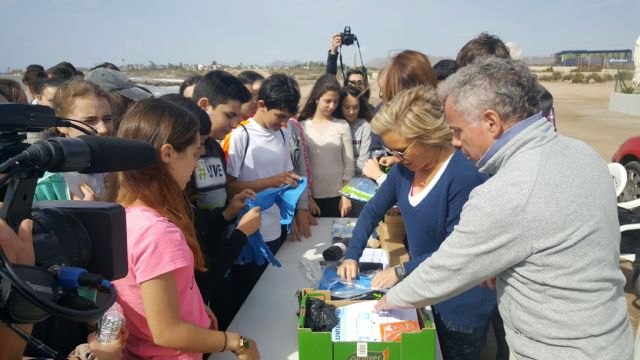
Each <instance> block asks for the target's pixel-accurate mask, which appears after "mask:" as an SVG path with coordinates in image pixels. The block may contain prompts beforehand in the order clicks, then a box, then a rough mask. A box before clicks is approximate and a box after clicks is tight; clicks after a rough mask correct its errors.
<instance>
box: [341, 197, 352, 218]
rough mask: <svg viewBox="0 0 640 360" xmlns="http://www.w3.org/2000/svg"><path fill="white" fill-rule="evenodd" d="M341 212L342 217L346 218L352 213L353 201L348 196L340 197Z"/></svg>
mask: <svg viewBox="0 0 640 360" xmlns="http://www.w3.org/2000/svg"><path fill="white" fill-rule="evenodd" d="M338 208H339V210H340V217H345V216H347V214H349V211H351V200H350V199H349V198H348V197H346V196H341V197H340V204H339V205H338Z"/></svg>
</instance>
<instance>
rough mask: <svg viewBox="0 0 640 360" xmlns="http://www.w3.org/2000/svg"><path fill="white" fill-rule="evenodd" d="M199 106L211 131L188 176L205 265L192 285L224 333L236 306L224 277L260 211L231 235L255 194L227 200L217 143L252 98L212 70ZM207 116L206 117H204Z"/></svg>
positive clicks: (200, 90) (198, 93)
mask: <svg viewBox="0 0 640 360" xmlns="http://www.w3.org/2000/svg"><path fill="white" fill-rule="evenodd" d="M193 95H194V96H193V99H192V100H194V101H197V102H198V104H199V105H200V107H199V110H200V114H201V115H200V116H204V117H205V118H206V120H207V121H208V122H209V128H210V130H209V132H208V133H207V135H206V139H205V140H204V141H203V146H204V154H203V155H202V157H201V158H200V160H199V161H198V168H197V169H196V170H195V171H194V173H193V176H192V181H191V184H192V187H193V190H194V200H195V205H196V207H195V208H196V211H195V214H196V217H195V224H196V231H197V235H198V241H199V242H200V247H201V248H202V250H203V253H204V256H205V261H206V265H207V269H208V270H207V271H206V272H197V273H196V281H197V283H198V286H199V287H200V291H201V293H202V296H203V299H204V301H205V303H207V304H209V306H211V308H212V309H213V311H214V313H215V314H216V316H217V317H218V324H219V325H218V326H219V327H220V328H221V329H226V328H227V326H229V323H230V322H231V320H233V317H234V316H235V314H236V312H237V309H238V308H239V306H235V305H234V304H232V303H231V301H230V298H229V296H225V295H224V294H229V293H231V292H233V287H234V286H240V285H238V284H232V283H231V281H230V280H229V279H228V278H225V276H226V275H227V273H228V272H229V270H230V268H231V266H232V264H233V262H234V261H235V260H236V259H237V258H238V255H239V254H240V251H241V250H242V248H243V247H244V245H245V244H246V243H247V237H248V236H249V235H251V234H253V233H254V232H255V231H257V230H258V228H259V227H260V224H261V216H260V212H259V211H258V210H257V209H256V210H252V211H250V212H248V213H247V214H246V215H244V216H243V217H242V218H241V219H240V222H239V224H238V226H237V227H236V229H235V230H233V231H232V232H231V234H230V235H229V231H228V230H229V227H230V226H231V225H232V224H234V223H235V222H236V218H237V216H238V214H239V213H240V210H242V208H244V206H245V202H246V200H247V199H248V198H253V197H254V196H255V193H254V192H253V191H252V190H250V189H242V190H241V191H240V192H239V193H238V194H235V195H233V196H229V194H228V192H227V187H226V186H227V161H226V159H225V156H224V153H223V151H222V148H221V147H220V144H219V143H218V142H219V141H220V140H222V139H223V138H224V137H225V136H226V135H227V134H228V133H229V131H230V129H231V125H230V124H231V123H233V122H235V121H237V119H238V118H239V116H240V107H241V104H242V103H243V102H246V101H247V100H248V99H249V98H250V95H249V93H248V91H247V90H246V89H245V87H244V85H242V83H240V81H238V80H237V79H236V78H235V77H234V76H233V75H231V74H229V73H227V72H224V71H219V70H218V71H212V72H209V73H207V74H206V75H204V76H203V77H201V79H200V80H199V81H198V83H197V85H196V87H195V89H194V93H193ZM207 112H208V113H207Z"/></svg>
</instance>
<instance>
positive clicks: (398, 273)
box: [393, 264, 407, 280]
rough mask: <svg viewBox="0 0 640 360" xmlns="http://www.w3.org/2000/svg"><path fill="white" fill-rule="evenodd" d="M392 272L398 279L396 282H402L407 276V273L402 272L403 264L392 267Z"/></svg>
mask: <svg viewBox="0 0 640 360" xmlns="http://www.w3.org/2000/svg"><path fill="white" fill-rule="evenodd" d="M393 270H394V271H395V272H396V277H397V278H398V280H402V279H404V278H405V277H406V276H407V273H406V272H405V271H404V265H403V264H400V265H398V266H396V267H394V268H393Z"/></svg>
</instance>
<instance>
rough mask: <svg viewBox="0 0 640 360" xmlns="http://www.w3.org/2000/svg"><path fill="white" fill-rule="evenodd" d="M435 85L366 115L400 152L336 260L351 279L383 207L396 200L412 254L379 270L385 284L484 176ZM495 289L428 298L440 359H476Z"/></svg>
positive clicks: (433, 237) (434, 239)
mask: <svg viewBox="0 0 640 360" xmlns="http://www.w3.org/2000/svg"><path fill="white" fill-rule="evenodd" d="M442 111H443V110H442V103H441V101H440V99H439V98H438V95H437V94H436V92H435V90H434V88H432V87H427V86H420V87H414V88H412V89H409V90H407V91H404V92H401V93H400V94H398V96H397V97H396V98H394V100H393V101H392V102H390V103H387V104H386V105H385V107H384V108H383V109H382V110H381V111H380V112H379V113H378V114H377V115H376V117H375V118H374V119H373V121H372V122H371V127H372V128H373V131H375V132H376V133H377V134H379V135H380V136H381V137H382V139H383V141H384V143H385V145H386V146H387V148H389V149H390V152H391V153H392V154H393V156H395V157H396V159H397V160H398V162H397V164H396V165H395V166H394V167H393V168H392V169H391V171H390V172H389V175H388V176H387V179H386V181H385V182H384V183H383V184H382V185H381V186H380V189H378V192H377V193H376V194H375V196H374V197H373V198H372V199H371V200H370V201H369V202H368V203H367V204H366V205H365V207H364V209H363V211H362V214H361V216H360V217H359V218H358V222H357V224H356V227H355V229H354V231H353V237H352V238H351V241H349V247H348V249H347V251H346V253H345V260H344V261H343V263H342V265H341V266H340V267H339V268H338V274H339V275H340V277H341V278H343V279H345V280H347V281H350V280H351V279H353V278H354V277H355V276H356V274H357V272H358V259H359V258H360V256H361V255H362V252H363V250H364V248H365V247H366V244H367V240H368V238H369V236H370V235H371V234H372V232H373V230H374V229H375V227H376V226H377V225H378V222H379V221H381V220H382V219H383V217H384V215H385V213H386V212H387V211H388V210H389V209H391V207H392V206H394V205H395V204H396V203H397V204H398V205H399V207H400V213H401V215H402V220H403V223H404V226H405V229H406V232H407V244H408V251H409V254H410V260H409V261H407V262H405V263H403V264H400V265H398V266H396V267H392V268H388V269H386V270H384V271H381V272H379V273H377V274H376V275H375V276H374V278H373V280H372V284H371V285H372V287H374V288H390V287H392V286H393V285H395V284H396V283H398V282H399V281H402V280H403V279H404V277H405V276H407V275H408V274H410V273H411V272H412V271H413V270H414V269H415V268H416V267H417V266H418V265H419V264H420V263H421V262H422V261H424V260H425V259H427V258H428V257H429V256H431V254H432V253H433V252H435V251H436V250H437V249H438V248H439V247H440V246H441V245H443V242H444V241H445V239H446V238H447V236H448V235H449V234H450V233H451V232H452V231H453V228H454V227H455V226H456V225H457V223H458V220H459V218H460V212H461V211H462V207H463V205H464V204H465V202H466V201H467V199H468V197H469V193H470V192H471V191H472V190H473V189H474V188H475V187H476V186H477V185H479V184H482V182H483V181H484V179H485V177H484V176H483V175H480V173H478V170H477V169H476V168H475V167H474V165H473V164H472V163H471V162H470V161H469V160H467V159H466V157H465V155H464V154H463V153H461V152H460V151H457V150H456V149H455V148H454V147H453V146H452V145H451V139H452V137H453V135H452V132H451V130H450V129H449V127H448V126H447V124H446V122H445V121H444V119H443V115H442V114H443V112H442ZM495 304H496V297H495V294H494V293H493V292H492V291H491V290H490V289H488V288H481V287H479V286H476V287H474V288H472V289H470V290H467V291H466V292H463V293H462V294H460V295H458V296H456V297H453V298H451V299H450V300H448V301H445V302H442V303H439V304H437V305H434V306H433V310H434V317H435V321H436V330H437V331H438V340H439V341H440V346H441V348H442V353H443V358H444V359H469V360H474V359H478V358H479V356H480V352H481V350H482V345H483V344H484V339H485V333H486V330H487V325H488V322H489V317H490V315H491V313H492V312H493V309H494V307H495Z"/></svg>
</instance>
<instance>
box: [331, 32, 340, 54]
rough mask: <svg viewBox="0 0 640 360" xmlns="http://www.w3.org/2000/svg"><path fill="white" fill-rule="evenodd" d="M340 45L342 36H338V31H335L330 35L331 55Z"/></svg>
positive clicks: (336, 51)
mask: <svg viewBox="0 0 640 360" xmlns="http://www.w3.org/2000/svg"><path fill="white" fill-rule="evenodd" d="M340 45H342V38H341V37H340V33H335V34H333V36H332V37H331V49H330V51H331V55H336V54H337V53H338V48H339V47H340Z"/></svg>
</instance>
